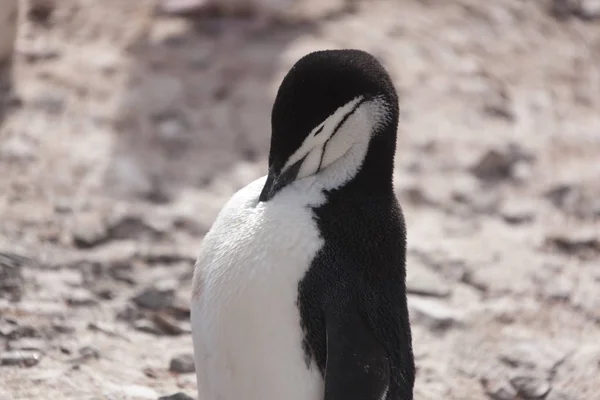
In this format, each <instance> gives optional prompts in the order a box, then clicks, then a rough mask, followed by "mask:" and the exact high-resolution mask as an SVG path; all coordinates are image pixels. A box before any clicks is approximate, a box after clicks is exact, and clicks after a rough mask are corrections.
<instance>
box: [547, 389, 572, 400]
mask: <svg viewBox="0 0 600 400" xmlns="http://www.w3.org/2000/svg"><path fill="white" fill-rule="evenodd" d="M544 400H576V398H575V397H573V396H569V395H568V394H566V393H562V392H559V391H557V390H552V391H551V392H550V394H548V396H546V398H545V399H544Z"/></svg>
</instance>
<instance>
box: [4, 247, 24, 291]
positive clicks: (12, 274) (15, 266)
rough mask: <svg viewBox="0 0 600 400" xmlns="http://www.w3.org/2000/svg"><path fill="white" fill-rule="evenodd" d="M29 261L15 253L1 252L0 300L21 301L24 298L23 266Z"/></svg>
mask: <svg viewBox="0 0 600 400" xmlns="http://www.w3.org/2000/svg"><path fill="white" fill-rule="evenodd" d="M28 262H29V260H28V259H27V258H25V257H22V256H19V255H17V254H13V253H3V252H0V298H6V299H8V300H10V301H19V300H20V299H21V297H22V296H23V290H24V279H23V273H22V267H23V264H25V263H28Z"/></svg>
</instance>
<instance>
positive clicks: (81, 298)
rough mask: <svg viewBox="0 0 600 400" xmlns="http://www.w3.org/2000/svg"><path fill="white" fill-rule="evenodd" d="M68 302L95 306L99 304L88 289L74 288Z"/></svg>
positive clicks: (73, 304)
mask: <svg viewBox="0 0 600 400" xmlns="http://www.w3.org/2000/svg"><path fill="white" fill-rule="evenodd" d="M67 303H68V304H69V305H71V306H76V307H79V306H93V305H96V304H98V301H97V300H96V298H95V297H94V295H93V294H92V293H91V292H90V291H89V290H87V289H83V288H76V289H73V290H72V291H71V292H70V293H69V295H68V296H67Z"/></svg>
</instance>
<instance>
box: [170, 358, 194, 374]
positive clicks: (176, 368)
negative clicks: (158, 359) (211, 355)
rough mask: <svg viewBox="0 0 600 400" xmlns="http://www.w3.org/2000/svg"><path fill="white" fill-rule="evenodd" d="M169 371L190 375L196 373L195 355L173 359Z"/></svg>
mask: <svg viewBox="0 0 600 400" xmlns="http://www.w3.org/2000/svg"><path fill="white" fill-rule="evenodd" d="M169 371H171V372H177V373H179V374H190V373H192V372H195V371H196V367H195V365H194V356H193V354H180V355H178V356H176V357H173V358H172V359H171V363H170V364H169Z"/></svg>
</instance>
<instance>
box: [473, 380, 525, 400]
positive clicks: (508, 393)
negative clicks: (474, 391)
mask: <svg viewBox="0 0 600 400" xmlns="http://www.w3.org/2000/svg"><path fill="white" fill-rule="evenodd" d="M480 383H481V386H483V390H484V392H485V394H486V395H487V396H488V397H489V398H491V399H493V400H515V399H516V398H517V392H516V391H515V389H513V387H512V386H510V385H509V384H508V383H507V382H506V381H505V380H504V379H495V378H492V377H490V378H488V377H482V378H481V379H480Z"/></svg>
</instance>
